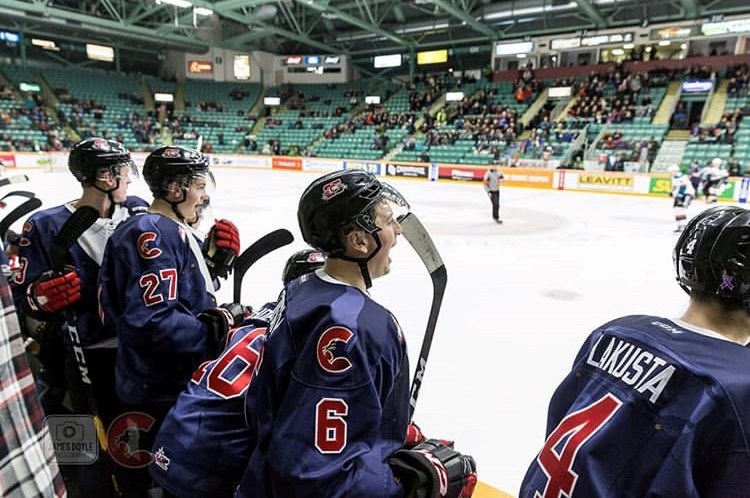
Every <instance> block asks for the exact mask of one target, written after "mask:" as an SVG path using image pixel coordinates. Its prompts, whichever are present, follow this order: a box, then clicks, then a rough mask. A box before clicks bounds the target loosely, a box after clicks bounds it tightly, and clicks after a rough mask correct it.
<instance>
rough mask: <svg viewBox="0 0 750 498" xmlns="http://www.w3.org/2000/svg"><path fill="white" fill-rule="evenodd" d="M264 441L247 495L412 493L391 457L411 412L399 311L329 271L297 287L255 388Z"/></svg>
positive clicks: (252, 411) (285, 297) (253, 404)
mask: <svg viewBox="0 0 750 498" xmlns="http://www.w3.org/2000/svg"><path fill="white" fill-rule="evenodd" d="M246 400H247V403H246V413H247V417H248V421H249V423H250V427H251V430H252V431H254V433H255V437H257V442H256V446H255V449H254V450H253V453H252V454H251V456H250V463H249V465H248V467H247V469H246V471H245V474H244V475H243V477H242V481H241V482H240V486H239V489H238V492H237V495H236V496H238V497H253V498H271V497H274V498H280V497H289V498H291V497H295V498H306V497H316V498H319V497H323V496H325V497H326V498H338V497H343V496H360V497H367V498H381V497H399V496H403V489H402V488H401V486H400V485H399V484H397V483H396V481H395V480H394V477H393V473H392V471H391V468H390V467H389V465H388V463H386V460H387V459H388V457H389V456H390V455H391V454H393V453H394V452H395V451H396V450H398V449H399V448H401V447H402V446H403V443H404V439H405V436H406V428H407V425H408V418H409V360H408V356H407V354H406V344H405V342H404V338H403V335H402V333H401V330H400V328H399V325H398V323H397V322H396V320H395V318H394V317H393V315H392V314H391V313H390V312H389V311H388V310H386V309H385V308H383V307H382V306H380V305H379V304H377V303H376V302H375V301H373V300H372V299H371V298H370V297H369V296H368V295H367V294H366V293H364V292H362V291H360V290H359V289H357V288H355V287H352V286H349V285H344V284H342V283H340V282H337V281H335V280H333V279H332V278H330V277H328V276H327V275H326V274H325V273H323V272H322V271H321V270H318V271H316V272H315V273H314V274H309V275H306V276H304V277H302V278H300V279H298V280H295V281H293V282H291V283H290V284H288V285H287V286H286V288H285V290H284V291H283V292H282V295H281V298H280V300H279V304H278V306H277V307H276V310H275V312H274V317H273V319H272V321H271V325H270V327H269V335H268V337H267V339H266V345H265V348H264V352H263V356H262V359H261V366H260V369H259V371H258V373H257V375H256V378H255V379H254V380H253V382H252V384H251V385H250V388H249V389H248V392H247V395H246Z"/></svg>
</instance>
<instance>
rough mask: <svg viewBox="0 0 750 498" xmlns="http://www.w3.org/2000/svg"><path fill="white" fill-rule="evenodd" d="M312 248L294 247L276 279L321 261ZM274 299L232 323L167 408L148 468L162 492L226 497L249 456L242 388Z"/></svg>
mask: <svg viewBox="0 0 750 498" xmlns="http://www.w3.org/2000/svg"><path fill="white" fill-rule="evenodd" d="M324 260H325V258H324V257H323V254H322V253H321V252H319V251H316V250H314V249H304V250H302V251H298V252H296V253H294V254H293V255H292V256H291V257H290V258H289V259H288V260H287V263H286V265H284V271H283V274H282V282H283V283H284V285H286V284H288V283H289V282H291V281H292V280H294V279H296V278H298V277H300V276H302V275H304V274H306V273H310V272H312V271H314V270H316V269H318V268H320V267H322V266H323V262H324ZM275 306H276V303H275V302H274V303H267V304H265V305H264V306H263V307H262V308H260V309H259V310H258V311H257V312H255V313H253V314H252V315H251V316H250V317H249V318H248V319H246V320H245V321H244V322H243V323H242V326H241V327H239V328H236V329H233V330H232V331H231V332H230V333H229V336H228V337H227V341H226V345H225V346H224V350H223V351H222V352H221V354H219V356H217V357H216V359H214V360H212V361H207V362H205V363H203V364H202V365H200V366H199V367H198V369H197V370H196V371H195V372H194V373H193V377H192V379H191V380H190V382H188V384H187V388H186V389H185V391H183V392H182V394H180V396H179V397H178V398H177V403H176V404H175V406H174V407H173V408H172V409H171V410H170V411H169V413H168V414H167V417H166V418H165V420H164V423H163V424H162V426H161V429H160V430H159V434H158V435H157V437H156V441H155V443H154V450H153V451H154V461H153V463H151V466H150V469H149V470H150V472H151V475H152V477H153V478H154V480H155V481H156V482H157V483H158V484H159V485H160V486H161V487H162V489H164V490H165V491H167V492H168V493H170V494H172V495H174V496H178V497H180V498H223V497H228V498H230V497H232V496H233V495H234V491H235V489H236V488H237V483H238V482H239V480H240V477H241V476H242V471H243V470H244V469H245V466H246V465H247V459H248V457H249V456H250V450H251V449H252V447H251V439H250V437H249V436H250V434H249V433H248V431H247V425H246V423H245V396H244V395H245V391H247V386H248V385H249V384H250V381H251V380H252V377H253V371H254V370H255V368H256V367H257V366H258V364H257V360H258V355H259V354H260V352H261V351H262V348H263V344H264V343H265V338H266V328H267V327H268V322H269V320H270V318H271V312H272V311H273V308H274V307H275Z"/></svg>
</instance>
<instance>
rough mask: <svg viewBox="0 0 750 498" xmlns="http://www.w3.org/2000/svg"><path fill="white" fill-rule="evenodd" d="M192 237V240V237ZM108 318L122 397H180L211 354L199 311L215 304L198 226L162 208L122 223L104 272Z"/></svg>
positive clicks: (159, 400) (139, 399)
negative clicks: (114, 340) (115, 343)
mask: <svg viewBox="0 0 750 498" xmlns="http://www.w3.org/2000/svg"><path fill="white" fill-rule="evenodd" d="M191 238H192V240H191ZM99 285H100V290H99V292H100V304H101V311H102V315H103V319H104V322H105V325H106V326H107V327H111V328H112V329H114V330H115V331H116V333H117V338H118V339H119V343H120V344H119V347H118V350H117V362H116V365H115V375H116V381H117V385H116V388H117V395H118V397H119V398H120V399H121V400H123V401H125V402H127V403H131V404H142V403H163V402H170V401H174V400H175V399H176V398H177V396H178V395H179V393H180V392H181V391H182V390H183V389H184V388H185V383H186V382H187V381H188V379H190V376H191V374H192V373H193V371H194V370H195V369H196V367H198V365H199V364H200V363H201V361H203V360H205V359H207V358H208V357H209V348H210V344H209V337H208V331H207V328H206V326H205V325H204V324H203V323H201V321H200V320H198V318H197V315H198V313H200V312H201V311H203V310H206V309H209V308H214V307H216V299H215V297H214V294H213V285H212V283H211V277H210V276H209V275H208V270H207V269H206V268H205V262H204V260H203V256H202V255H201V253H200V241H198V240H197V237H196V236H195V235H194V234H193V232H192V230H190V229H189V228H187V227H186V226H185V225H183V224H181V223H177V222H175V221H173V220H171V219H169V218H167V217H166V216H162V215H159V214H150V213H149V214H144V215H141V216H137V217H134V218H131V219H130V220H127V221H125V222H124V223H122V224H120V225H119V226H118V227H117V229H116V230H115V232H114V234H112V237H111V238H110V240H109V242H108V243H107V247H106V249H105V251H104V260H103V262H102V268H101V272H100V276H99Z"/></svg>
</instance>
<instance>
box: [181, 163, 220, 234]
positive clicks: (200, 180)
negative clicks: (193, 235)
mask: <svg viewBox="0 0 750 498" xmlns="http://www.w3.org/2000/svg"><path fill="white" fill-rule="evenodd" d="M190 184H191V185H192V186H195V185H197V186H199V187H200V188H201V189H203V192H202V195H203V200H202V201H201V203H200V204H198V205H197V206H196V207H195V216H194V217H193V218H192V219H190V220H186V221H187V223H188V225H190V226H191V227H192V228H193V229H195V230H197V231H198V232H201V233H208V230H209V229H210V228H211V221H212V220H213V208H212V207H211V198H212V197H213V196H214V194H215V193H216V179H215V178H214V175H213V173H211V171H206V172H203V173H196V174H194V175H192V176H191V177H190Z"/></svg>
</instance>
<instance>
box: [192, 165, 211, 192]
mask: <svg viewBox="0 0 750 498" xmlns="http://www.w3.org/2000/svg"><path fill="white" fill-rule="evenodd" d="M190 181H191V182H204V183H205V184H206V185H205V188H206V194H207V195H208V196H209V197H211V196H212V195H213V194H215V193H216V179H215V178H214V174H213V173H212V172H211V171H210V170H209V171H204V172H202V173H194V174H193V175H191V176H190Z"/></svg>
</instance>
